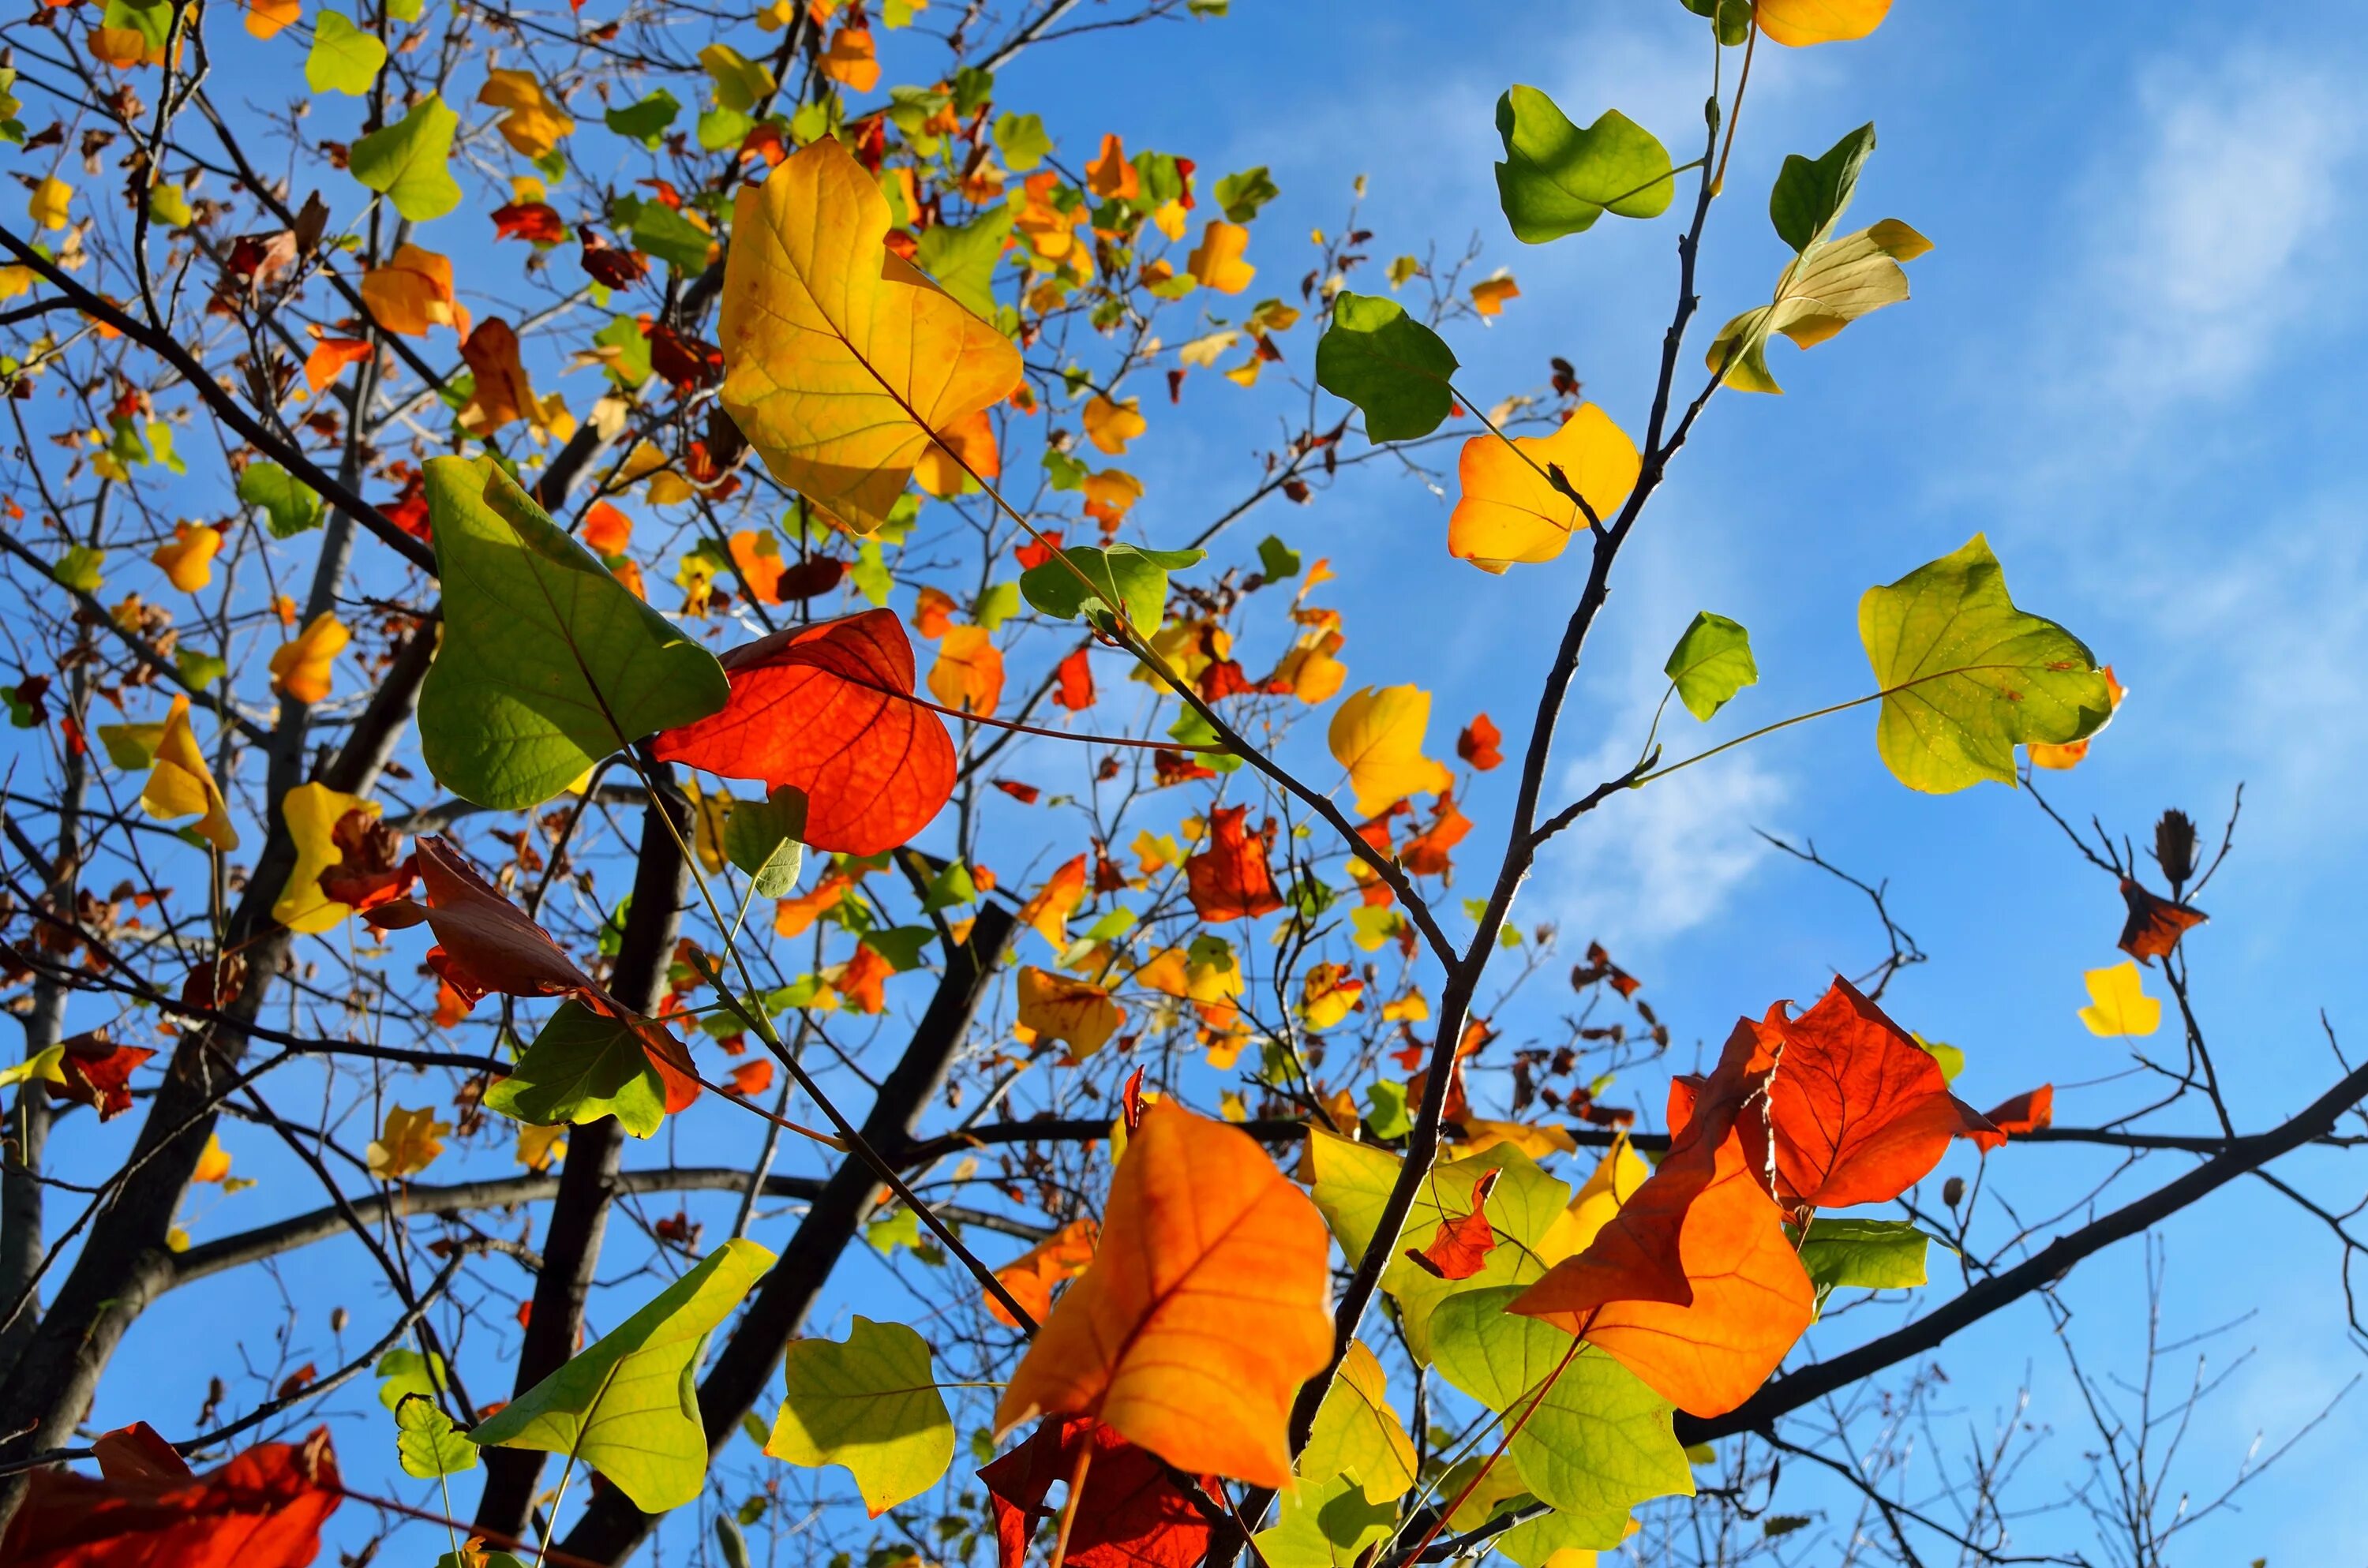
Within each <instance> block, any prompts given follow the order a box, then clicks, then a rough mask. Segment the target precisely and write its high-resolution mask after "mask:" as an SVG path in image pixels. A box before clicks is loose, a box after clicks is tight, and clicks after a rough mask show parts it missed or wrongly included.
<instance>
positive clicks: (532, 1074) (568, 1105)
mask: <svg viewBox="0 0 2368 1568" xmlns="http://www.w3.org/2000/svg"><path fill="white" fill-rule="evenodd" d="M484 1104H485V1108H486V1109H487V1110H490V1111H494V1112H496V1113H498V1114H499V1115H502V1116H507V1117H509V1118H511V1119H514V1120H518V1121H523V1122H527V1123H529V1124H530V1125H533V1126H537V1127H555V1126H558V1125H561V1124H562V1123H574V1124H575V1125H578V1126H581V1125H583V1124H585V1123H587V1122H593V1121H598V1120H599V1119H600V1118H602V1117H604V1116H613V1117H615V1118H616V1119H617V1122H618V1125H619V1126H620V1127H622V1128H623V1129H624V1130H625V1131H628V1132H630V1133H632V1135H633V1136H634V1137H636V1138H647V1137H649V1136H650V1135H651V1134H652V1133H654V1132H655V1131H657V1130H658V1127H659V1124H660V1123H661V1122H663V1121H664V1120H665V1119H666V1084H665V1082H664V1081H663V1080H661V1079H660V1078H659V1076H658V1074H657V1069H656V1068H655V1067H652V1066H651V1065H650V1063H649V1060H648V1058H647V1056H646V1055H645V1054H644V1053H643V1050H642V1040H641V1036H640V1035H639V1034H638V1033H637V1032H636V1031H635V1030H634V1029H632V1028H630V1027H629V1026H628V1025H627V1024H625V1023H624V1022H623V1021H622V1020H621V1019H618V1018H613V1017H603V1016H601V1015H600V1014H598V1013H596V1012H594V1011H593V1010H592V1009H591V1008H589V1007H586V1006H584V1005H583V1004H582V1003H580V1002H576V1001H574V1000H572V999H571V1000H569V1001H566V1002H563V1003H561V1004H560V1006H559V1010H558V1011H557V1012H555V1013H553V1014H552V1016H551V1018H550V1021H549V1022H547V1023H545V1024H544V1025H543V1026H542V1029H541V1033H539V1034H537V1035H536V1036H535V1037H534V1043H533V1044H532V1045H530V1046H529V1047H527V1051H526V1054H525V1055H524V1056H522V1057H520V1058H518V1062H517V1063H516V1064H515V1065H514V1066H512V1067H511V1069H510V1072H509V1076H507V1077H506V1078H497V1079H495V1081H494V1083H493V1085H492V1086H491V1087H489V1088H488V1089H486V1090H485V1098H484Z"/></svg>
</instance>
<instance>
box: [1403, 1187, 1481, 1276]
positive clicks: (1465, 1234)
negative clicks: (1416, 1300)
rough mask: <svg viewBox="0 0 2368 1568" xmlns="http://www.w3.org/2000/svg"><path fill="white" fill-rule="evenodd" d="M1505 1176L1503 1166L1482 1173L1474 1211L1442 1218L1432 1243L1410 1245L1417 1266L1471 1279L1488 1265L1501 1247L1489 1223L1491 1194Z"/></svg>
mask: <svg viewBox="0 0 2368 1568" xmlns="http://www.w3.org/2000/svg"><path fill="white" fill-rule="evenodd" d="M1502 1175H1504V1170H1503V1167H1501V1166H1496V1167H1491V1168H1490V1169H1488V1170H1485V1171H1483V1172H1481V1173H1480V1178H1479V1179H1478V1180H1477V1181H1475V1182H1474V1183H1473V1184H1472V1211H1471V1212H1470V1213H1468V1214H1457V1215H1451V1216H1449V1217H1447V1218H1445V1219H1442V1220H1440V1222H1439V1231H1438V1233H1437V1234H1435V1235H1433V1236H1432V1237H1431V1238H1430V1244H1429V1246H1427V1247H1420V1248H1416V1247H1408V1248H1406V1256H1407V1258H1408V1259H1409V1260H1410V1261H1412V1262H1413V1264H1414V1266H1415V1267H1417V1268H1419V1269H1421V1270H1422V1271H1423V1272H1424V1273H1426V1274H1429V1275H1430V1276H1431V1277H1432V1278H1438V1279H1469V1278H1472V1277H1473V1276H1474V1275H1475V1274H1477V1273H1479V1272H1480V1270H1481V1269H1483V1268H1485V1267H1487V1264H1488V1255H1489V1254H1490V1253H1492V1252H1494V1251H1496V1250H1497V1233H1496V1232H1495V1231H1494V1230H1492V1229H1490V1228H1489V1225H1488V1194H1489V1193H1491V1192H1493V1191H1495V1190H1496V1187H1497V1177H1498V1176H1502Z"/></svg>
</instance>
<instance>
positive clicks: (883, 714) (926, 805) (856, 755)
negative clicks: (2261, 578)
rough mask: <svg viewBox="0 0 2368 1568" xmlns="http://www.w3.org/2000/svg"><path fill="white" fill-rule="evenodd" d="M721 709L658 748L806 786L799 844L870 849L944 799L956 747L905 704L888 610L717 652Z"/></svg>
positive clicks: (909, 666) (906, 661) (905, 831)
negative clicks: (723, 684) (724, 682)
mask: <svg viewBox="0 0 2368 1568" xmlns="http://www.w3.org/2000/svg"><path fill="white" fill-rule="evenodd" d="M723 668H724V671H725V673H726V674H728V675H729V676H731V678H732V699H731V701H730V702H728V703H726V704H725V705H724V708H723V711H722V712H720V713H716V714H713V715H712V716H710V717H708V718H705V719H701V720H700V721H699V722H697V723H695V724H689V725H686V726H685V727H684V728H682V729H679V730H668V731H666V732H665V733H662V734H661V735H659V736H658V739H657V748H656V749H657V755H658V756H660V757H662V758H665V759H666V760H667V761H670V762H684V763H688V764H689V765H690V766H691V767H700V768H704V769H706V770H707V771H708V772H710V773H716V774H721V775H723V777H724V778H753V779H758V780H761V781H762V782H764V783H765V784H766V785H768V787H772V788H780V786H782V785H790V786H792V787H794V788H796V789H799V790H804V791H805V794H806V840H805V841H806V842H807V843H808V844H810V845H812V846H814V847H815V848H817V849H835V850H842V851H844V852H846V853H847V854H849V855H877V854H879V853H880V852H881V851H882V850H886V849H894V848H895V847H896V846H898V845H900V844H903V843H904V842H905V840H906V839H908V838H910V837H912V836H913V835H915V834H916V833H918V832H920V831H921V829H923V828H924V827H927V826H928V824H929V820H930V819H931V818H932V817H935V816H936V815H937V814H938V812H939V808H940V807H942V806H944V804H945V803H946V801H948V800H949V799H950V798H951V796H952V794H953V789H954V745H953V742H952V741H951V739H949V738H948V737H947V734H946V726H945V723H944V722H943V721H942V720H940V719H939V717H938V716H937V715H936V714H935V713H932V712H930V711H929V710H928V709H926V708H922V707H919V706H917V705H916V704H915V703H913V702H911V701H910V700H907V699H909V698H910V696H911V694H912V690H913V644H912V643H911V642H909V641H908V640H906V638H905V629H904V627H903V626H902V625H900V624H899V623H898V622H897V619H896V617H895V616H894V614H893V613H891V612H890V611H888V610H884V609H871V610H865V611H863V612H861V613H860V614H858V615H851V616H847V617H844V618H842V619H837V620H825V621H817V622H816V623H814V625H812V626H807V627H802V628H796V629H792V630H789V631H777V632H775V633H774V634H773V635H772V636H770V637H768V638H765V639H764V640H763V641H761V642H751V643H748V644H746V645H745V646H742V647H738V648H734V649H733V650H732V651H731V652H730V653H725V654H724V655H723Z"/></svg>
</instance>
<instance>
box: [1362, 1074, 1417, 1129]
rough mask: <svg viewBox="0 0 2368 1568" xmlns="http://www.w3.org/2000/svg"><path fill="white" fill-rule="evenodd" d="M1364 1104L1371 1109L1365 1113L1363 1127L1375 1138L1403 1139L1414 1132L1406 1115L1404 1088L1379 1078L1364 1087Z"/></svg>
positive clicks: (1401, 1085) (1410, 1120) (1411, 1121)
mask: <svg viewBox="0 0 2368 1568" xmlns="http://www.w3.org/2000/svg"><path fill="white" fill-rule="evenodd" d="M1365 1103H1366V1104H1367V1105H1369V1106H1371V1107H1372V1110H1371V1111H1369V1112H1367V1113H1366V1116H1365V1125H1366V1126H1367V1127H1369V1128H1371V1129H1372V1132H1373V1136H1374V1137H1376V1138H1383V1139H1390V1138H1403V1137H1405V1136H1406V1134H1407V1133H1409V1132H1411V1131H1414V1121H1413V1119H1412V1118H1410V1117H1408V1116H1407V1115H1406V1085H1404V1084H1398V1083H1393V1082H1391V1081H1390V1080H1389V1079H1387V1078H1379V1079H1376V1080H1374V1081H1373V1082H1372V1083H1371V1084H1368V1085H1365Z"/></svg>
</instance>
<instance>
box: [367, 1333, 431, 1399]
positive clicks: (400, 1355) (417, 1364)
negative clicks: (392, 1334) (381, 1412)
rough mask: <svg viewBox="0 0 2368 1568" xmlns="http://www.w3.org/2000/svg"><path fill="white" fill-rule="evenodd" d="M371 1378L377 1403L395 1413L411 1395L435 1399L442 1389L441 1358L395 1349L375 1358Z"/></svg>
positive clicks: (414, 1351)
mask: <svg viewBox="0 0 2368 1568" xmlns="http://www.w3.org/2000/svg"><path fill="white" fill-rule="evenodd" d="M371 1375H372V1376H373V1377H376V1378H377V1379H378V1380H379V1385H378V1402H379V1403H381V1404H382V1405H384V1406H386V1407H387V1408H388V1409H389V1410H399V1409H401V1408H402V1407H403V1402H404V1400H406V1399H410V1398H412V1397H414V1396H420V1397H425V1398H427V1399H429V1400H433V1399H435V1398H436V1397H437V1396H438V1394H440V1393H441V1392H443V1390H444V1388H445V1387H446V1383H445V1377H444V1358H443V1357H441V1356H434V1357H428V1356H422V1355H421V1354H420V1353H419V1352H418V1351H416V1350H405V1349H402V1348H397V1349H393V1350H390V1351H388V1352H387V1353H386V1354H385V1355H383V1356H381V1357H380V1358H378V1365H377V1366H376V1367H375V1368H373V1369H371Z"/></svg>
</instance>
